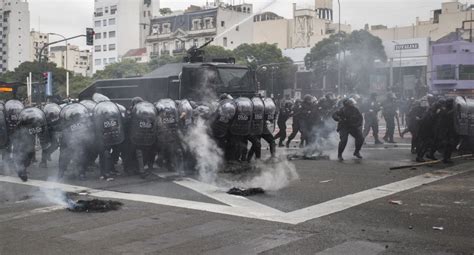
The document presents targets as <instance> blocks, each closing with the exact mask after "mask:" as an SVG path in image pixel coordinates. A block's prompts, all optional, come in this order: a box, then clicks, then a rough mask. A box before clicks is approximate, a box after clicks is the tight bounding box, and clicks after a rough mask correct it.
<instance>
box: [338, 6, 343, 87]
mask: <svg viewBox="0 0 474 255" xmlns="http://www.w3.org/2000/svg"><path fill="white" fill-rule="evenodd" d="M337 4H338V6H339V29H338V32H337V38H338V45H337V90H338V92H339V93H338V94H339V95H341V94H342V86H341V2H340V0H337Z"/></svg>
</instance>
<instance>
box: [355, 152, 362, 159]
mask: <svg viewBox="0 0 474 255" xmlns="http://www.w3.org/2000/svg"><path fill="white" fill-rule="evenodd" d="M354 157H356V158H358V159H362V155H360V152H359V151H356V152H354Z"/></svg>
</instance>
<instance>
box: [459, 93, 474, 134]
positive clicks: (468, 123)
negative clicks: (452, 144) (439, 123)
mask: <svg viewBox="0 0 474 255" xmlns="http://www.w3.org/2000/svg"><path fill="white" fill-rule="evenodd" d="M454 110H455V117H454V127H455V130H456V133H457V134H458V135H462V136H474V99H470V98H465V97H460V96H459V97H456V99H455V102H454Z"/></svg>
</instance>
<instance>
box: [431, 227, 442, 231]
mask: <svg viewBox="0 0 474 255" xmlns="http://www.w3.org/2000/svg"><path fill="white" fill-rule="evenodd" d="M433 230H440V231H441V230H444V228H443V227H436V226H434V227H433Z"/></svg>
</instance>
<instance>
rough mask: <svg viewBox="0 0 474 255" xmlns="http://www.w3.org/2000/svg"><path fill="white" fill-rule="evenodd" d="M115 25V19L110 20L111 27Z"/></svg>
mask: <svg viewBox="0 0 474 255" xmlns="http://www.w3.org/2000/svg"><path fill="white" fill-rule="evenodd" d="M112 25H115V18H112V19H109V26H112Z"/></svg>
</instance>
